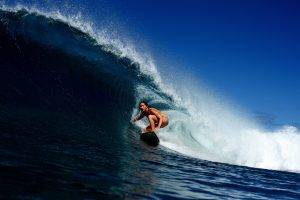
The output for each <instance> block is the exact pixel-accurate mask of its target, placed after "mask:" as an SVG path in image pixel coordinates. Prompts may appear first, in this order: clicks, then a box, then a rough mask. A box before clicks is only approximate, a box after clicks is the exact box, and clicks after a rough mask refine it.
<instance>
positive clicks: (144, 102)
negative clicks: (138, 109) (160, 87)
mask: <svg viewBox="0 0 300 200" xmlns="http://www.w3.org/2000/svg"><path fill="white" fill-rule="evenodd" d="M141 103H143V104H145V105H146V106H147V107H149V104H148V103H147V102H146V101H140V103H139V106H140V105H141Z"/></svg>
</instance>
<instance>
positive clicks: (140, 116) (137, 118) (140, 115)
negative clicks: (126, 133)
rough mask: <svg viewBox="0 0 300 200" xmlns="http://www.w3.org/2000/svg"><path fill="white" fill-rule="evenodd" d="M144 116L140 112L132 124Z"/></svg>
mask: <svg viewBox="0 0 300 200" xmlns="http://www.w3.org/2000/svg"><path fill="white" fill-rule="evenodd" d="M144 116H145V115H144V113H143V112H142V113H141V114H139V115H137V116H136V117H135V118H134V119H133V122H136V121H138V120H140V119H142V118H143V117H144Z"/></svg>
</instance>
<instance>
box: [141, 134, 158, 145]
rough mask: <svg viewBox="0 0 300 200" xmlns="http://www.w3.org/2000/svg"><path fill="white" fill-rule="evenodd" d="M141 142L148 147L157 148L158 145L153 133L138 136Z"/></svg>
mask: <svg viewBox="0 0 300 200" xmlns="http://www.w3.org/2000/svg"><path fill="white" fill-rule="evenodd" d="M140 138H141V140H142V141H144V142H145V143H146V144H148V145H150V146H157V145H158V144H159V139H158V137H157V135H156V133H155V132H145V133H142V134H141V136H140Z"/></svg>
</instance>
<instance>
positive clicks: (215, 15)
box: [33, 0, 300, 126]
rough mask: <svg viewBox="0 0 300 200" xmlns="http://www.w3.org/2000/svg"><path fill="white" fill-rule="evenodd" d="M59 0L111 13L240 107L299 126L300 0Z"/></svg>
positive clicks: (91, 12)
mask: <svg viewBox="0 0 300 200" xmlns="http://www.w3.org/2000/svg"><path fill="white" fill-rule="evenodd" d="M33 2H34V1H33ZM45 2H47V1H45ZM60 2H64V3H63V4H62V5H73V6H74V7H76V9H78V10H83V12H89V15H94V17H95V18H96V20H97V18H100V17H102V16H104V15H105V16H106V17H108V18H109V15H112V16H111V17H112V18H114V19H117V20H119V22H120V24H122V25H123V26H126V27H125V29H127V30H128V31H129V32H131V33H132V34H133V35H134V33H138V34H137V35H138V36H137V37H142V38H143V39H144V40H147V41H148V42H149V43H150V44H153V45H152V47H160V48H162V49H163V51H166V52H164V53H165V54H169V55H170V58H176V59H178V60H180V62H183V63H184V66H185V67H187V68H186V69H185V70H187V71H192V72H194V73H195V74H196V75H198V76H199V77H201V79H203V80H204V81H205V82H206V83H208V84H209V85H210V87H212V88H215V89H216V90H217V91H222V93H223V94H226V95H227V96H229V97H230V98H232V99H233V100H234V102H237V103H239V105H241V106H242V107H245V108H246V109H247V110H250V111H251V112H253V113H256V114H257V115H259V116H260V117H261V118H263V119H266V120H268V119H270V120H271V121H272V120H273V119H275V121H273V122H271V123H278V124H295V125H297V126H300V12H299V10H300V1H296V0H295V1H294V0H287V1H275V0H274V1H273V0H268V1H267V0H234V1H232V0H182V1H172V0H164V1H162V0H126V1H120V0H110V1H108V0H107V1H100V2H99V1H87V2H86V1H84V2H83V1H82V2H81V1H60ZM65 2H71V3H67V4H66V3H65ZM76 2H77V3H76ZM49 4H51V3H49V2H47V3H43V5H44V6H49ZM56 4H57V3H56ZM107 15H108V16H107ZM91 17H92V18H93V16H91ZM154 51H155V50H154ZM176 59H175V61H176Z"/></svg>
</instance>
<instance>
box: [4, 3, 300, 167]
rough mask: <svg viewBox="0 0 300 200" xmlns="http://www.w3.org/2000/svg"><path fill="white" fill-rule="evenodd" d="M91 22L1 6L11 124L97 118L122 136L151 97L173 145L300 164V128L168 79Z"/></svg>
mask: <svg viewBox="0 0 300 200" xmlns="http://www.w3.org/2000/svg"><path fill="white" fill-rule="evenodd" d="M87 24H89V23H81V22H76V21H75V22H74V20H73V19H72V18H68V17H64V16H63V15H62V14H57V13H54V14H53V13H43V12H39V11H37V10H34V11H30V9H24V8H21V9H20V8H15V9H2V10H1V11H0V38H1V40H0V46H1V48H0V54H1V56H0V58H1V59H0V62H1V66H2V67H1V73H0V78H1V86H0V104H1V106H2V107H3V109H2V111H1V116H2V117H1V120H2V121H3V120H4V121H5V120H6V121H5V122H6V124H10V125H11V126H14V123H15V121H16V120H18V121H19V122H20V123H21V122H22V121H23V123H22V126H24V125H25V126H27V128H28V129H30V123H29V122H27V123H26V124H24V121H26V120H25V119H26V118H28V117H30V119H32V118H33V115H34V116H38V118H42V119H47V120H51V121H52V122H53V123H56V121H55V120H57V118H59V119H61V120H62V121H63V122H66V121H68V123H70V121H75V122H77V123H79V124H82V123H84V122H88V123H91V122H93V124H94V125H93V126H94V128H93V130H95V129H101V132H104V133H105V134H108V133H114V134H113V137H116V138H117V137H121V136H120V134H119V133H120V131H121V130H122V129H124V127H127V126H129V125H128V124H129V121H130V118H131V117H132V115H133V114H136V112H137V110H136V105H137V102H139V101H140V100H141V99H144V100H147V101H149V103H150V105H152V106H154V107H157V108H159V109H162V110H164V111H165V112H166V113H168V115H169V116H170V119H171V120H170V125H169V126H168V127H166V128H164V129H161V131H160V133H159V137H160V139H161V144H162V145H163V146H165V147H167V148H169V149H172V150H175V151H177V152H179V153H182V154H185V155H188V156H192V157H196V158H200V159H205V160H210V161H216V162H224V163H229V164H236V165H245V166H250V167H258V168H267V169H275V170H288V171H300V158H299V156H298V155H299V153H300V134H299V131H298V130H297V129H296V128H295V127H292V126H285V127H283V128H282V129H280V130H278V131H273V132H269V131H265V130H263V129H261V128H260V127H259V126H258V125H257V124H255V123H253V122H252V121H251V120H250V119H248V118H247V117H245V116H244V115H243V114H240V113H238V112H237V111H236V110H235V109H234V108H232V107H229V106H228V105H226V104H224V103H222V101H218V100H217V97H215V96H214V95H210V94H209V93H210V92H209V91H207V90H204V89H201V88H200V86H199V87H193V85H195V84H193V83H190V84H189V83H187V81H185V82H184V84H182V81H179V80H178V79H177V80H176V79H175V80H174V79H173V83H172V84H170V85H169V84H165V83H164V82H163V81H162V78H161V76H160V74H159V71H158V70H157V67H156V65H155V64H154V62H153V60H152V59H151V58H149V57H148V56H141V55H140V54H139V53H137V52H136V51H135V50H133V49H134V48H131V47H128V46H126V45H123V44H120V43H119V42H117V41H116V40H113V39H108V37H106V36H105V35H103V33H98V32H97V31H95V30H94V29H93V27H91V26H89V25H87ZM186 88H189V90H186ZM4 111H5V112H4ZM37 113H38V114H37ZM29 115H30V116H29ZM45 115H46V116H45ZM12 119H13V120H12ZM144 123H145V122H143V121H142V122H140V123H138V126H144V125H145V124H144ZM6 126H8V125H6ZM68 127H69V128H70V127H73V128H72V131H76V129H78V128H79V129H80V127H78V126H75V125H74V124H73V123H72V124H70V126H68ZM74 127H75V128H74ZM81 129H82V128H81ZM133 132H134V131H133ZM95 133H98V131H95ZM135 133H136V132H135ZM76 137H77V136H76ZM116 138H115V139H116ZM120 140H121V139H120Z"/></svg>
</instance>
